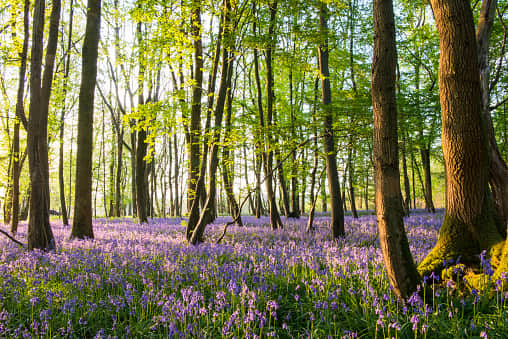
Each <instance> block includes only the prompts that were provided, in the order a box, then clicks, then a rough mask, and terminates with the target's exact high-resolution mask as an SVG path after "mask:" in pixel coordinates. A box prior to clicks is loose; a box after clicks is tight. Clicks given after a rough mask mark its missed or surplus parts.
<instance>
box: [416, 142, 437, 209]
mask: <svg viewBox="0 0 508 339" xmlns="http://www.w3.org/2000/svg"><path fill="white" fill-rule="evenodd" d="M420 156H421V157H422V167H423V177H424V178H425V181H424V182H425V191H424V196H425V209H426V210H427V212H430V213H435V212H436V209H435V208H434V201H433V199H432V181H431V178H432V177H431V174H430V150H429V149H428V148H426V147H420Z"/></svg>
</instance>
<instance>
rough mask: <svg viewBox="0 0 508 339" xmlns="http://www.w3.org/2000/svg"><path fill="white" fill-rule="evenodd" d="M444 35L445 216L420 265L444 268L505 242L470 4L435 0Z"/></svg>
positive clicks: (429, 269)
mask: <svg viewBox="0 0 508 339" xmlns="http://www.w3.org/2000/svg"><path fill="white" fill-rule="evenodd" d="M431 5H432V8H433V11H434V16H435V19H436V23H437V28H438V32H439V37H440V49H441V55H440V63H439V65H440V66H439V90H440V93H439V94H440V101H441V115H442V143H443V157H444V161H445V171H446V214H445V219H444V221H443V225H442V227H441V230H440V234H439V239H438V242H437V244H436V246H435V247H434V249H433V250H432V251H431V252H430V253H429V255H428V256H427V257H426V258H425V259H424V261H423V262H422V263H421V264H420V265H419V267H418V270H419V271H420V273H421V274H422V275H427V274H430V273H431V272H432V271H439V270H440V269H441V268H442V265H443V260H444V259H456V258H457V257H459V256H461V258H462V259H461V260H462V261H463V262H475V261H477V260H478V259H477V257H476V255H478V254H480V253H481V252H482V251H483V250H487V249H489V248H491V247H492V246H493V245H495V244H496V243H498V242H500V241H502V237H501V236H500V234H499V232H498V231H497V229H496V225H495V223H494V218H493V203H492V200H491V198H490V196H489V192H488V182H487V181H488V175H489V152H488V147H489V146H488V137H487V130H486V128H485V124H484V122H483V120H482V115H481V87H480V77H479V69H478V56H477V46H476V44H475V32H474V23H473V15H472V12H471V7H470V4H469V2H467V1H460V0H448V1H445V0H431Z"/></svg>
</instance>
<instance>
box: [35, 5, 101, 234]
mask: <svg viewBox="0 0 508 339" xmlns="http://www.w3.org/2000/svg"><path fill="white" fill-rule="evenodd" d="M100 20H101V0H88V6H87V13H86V30H85V32H86V33H85V41H84V43H83V62H82V64H83V66H82V71H81V87H80V90H79V111H78V150H77V155H76V185H75V187H76V189H75V198H74V219H73V222H72V231H71V237H72V238H80V239H82V238H85V237H87V238H93V237H94V235H93V227H92V152H93V106H94V92H95V84H96V80H97V56H98V46H99V33H100ZM32 194H33V192H32Z"/></svg>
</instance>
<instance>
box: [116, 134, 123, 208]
mask: <svg viewBox="0 0 508 339" xmlns="http://www.w3.org/2000/svg"><path fill="white" fill-rule="evenodd" d="M123 133H124V129H123V125H122V127H121V131H120V133H119V134H118V136H117V144H116V147H117V148H116V175H115V213H114V216H115V217H117V218H119V217H121V216H122V213H121V209H122V168H123Z"/></svg>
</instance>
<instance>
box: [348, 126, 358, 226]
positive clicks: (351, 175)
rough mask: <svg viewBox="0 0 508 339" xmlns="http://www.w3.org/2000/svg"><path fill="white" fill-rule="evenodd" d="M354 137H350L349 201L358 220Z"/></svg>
mask: <svg viewBox="0 0 508 339" xmlns="http://www.w3.org/2000/svg"><path fill="white" fill-rule="evenodd" d="M352 139H353V137H352V136H351V137H350V146H349V152H348V168H349V175H348V177H349V201H350V203H351V214H352V215H353V218H355V219H358V211H357V210H356V202H355V186H354V185H355V172H354V167H353V145H352V142H353V140H352Z"/></svg>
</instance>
